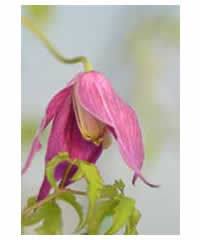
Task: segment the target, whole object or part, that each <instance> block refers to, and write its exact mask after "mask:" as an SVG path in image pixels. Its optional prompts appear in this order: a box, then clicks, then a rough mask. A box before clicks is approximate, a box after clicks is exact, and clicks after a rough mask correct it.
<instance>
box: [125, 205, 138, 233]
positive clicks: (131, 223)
mask: <svg viewBox="0 0 200 240" xmlns="http://www.w3.org/2000/svg"><path fill="white" fill-rule="evenodd" d="M140 217H141V213H140V212H139V211H138V210H137V209H135V210H134V212H133V213H132V214H131V216H130V217H129V220H128V223H127V225H126V229H125V233H124V235H137V234H138V233H137V230H136V225H137V223H138V221H139V219H140Z"/></svg>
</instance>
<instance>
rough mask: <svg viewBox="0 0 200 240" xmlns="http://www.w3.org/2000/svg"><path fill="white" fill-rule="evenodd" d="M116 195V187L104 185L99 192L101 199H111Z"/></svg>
mask: <svg viewBox="0 0 200 240" xmlns="http://www.w3.org/2000/svg"><path fill="white" fill-rule="evenodd" d="M117 195H118V191H117V188H116V186H114V185H104V186H103V188H102V190H101V198H113V197H115V196H117Z"/></svg>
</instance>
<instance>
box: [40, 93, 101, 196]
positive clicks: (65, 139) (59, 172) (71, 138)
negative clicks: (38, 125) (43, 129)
mask: <svg viewBox="0 0 200 240" xmlns="http://www.w3.org/2000/svg"><path fill="white" fill-rule="evenodd" d="M59 152H68V153H69V155H70V157H71V158H72V159H81V160H84V161H88V162H93V163H95V162H96V160H97V159H98V157H99V155H100V154H101V152H102V145H100V146H96V145H95V144H93V143H92V142H89V141H86V140H85V139H84V138H83V137H82V136H81V133H80V131H79V128H78V126H77V123H76V119H75V113H74V110H73V104H72V97H71V96H68V97H67V99H65V103H64V104H63V105H62V107H61V108H60V110H59V111H58V112H57V114H56V116H55V118H54V121H53V125H52V128H51V133H50V136H49V140H48V147H47V153H46V157H45V160H46V163H47V162H48V161H50V160H51V159H52V158H53V157H55V156H56V155H57V154H58V153H59ZM67 166H68V164H67V163H61V164H59V165H58V166H57V167H56V170H55V178H56V180H59V179H61V178H62V177H63V176H64V173H65V171H66V168H67ZM75 171H76V168H74V167H73V169H72V170H71V171H70V173H69V176H68V178H67V180H66V183H65V185H68V184H69V183H71V182H70V179H69V178H71V177H72V176H73V174H74V173H75ZM46 181H47V180H46V177H45V178H44V180H43V185H42V187H41V189H40V193H39V196H38V199H39V200H41V199H43V198H45V197H46V195H47V194H48V193H49V191H50V189H51V186H50V185H49V184H48V182H46Z"/></svg>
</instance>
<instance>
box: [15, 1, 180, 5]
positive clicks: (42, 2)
mask: <svg viewBox="0 0 200 240" xmlns="http://www.w3.org/2000/svg"><path fill="white" fill-rule="evenodd" d="M20 2H21V4H22V5H39V4H40V5H180V3H181V2H182V1H181V0H35V1H33V0H22V1H20Z"/></svg>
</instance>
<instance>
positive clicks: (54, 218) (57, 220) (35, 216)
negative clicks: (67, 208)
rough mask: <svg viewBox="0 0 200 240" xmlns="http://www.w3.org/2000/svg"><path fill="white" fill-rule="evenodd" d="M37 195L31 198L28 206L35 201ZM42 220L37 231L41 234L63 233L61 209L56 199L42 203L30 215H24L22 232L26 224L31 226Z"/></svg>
mask: <svg viewBox="0 0 200 240" xmlns="http://www.w3.org/2000/svg"><path fill="white" fill-rule="evenodd" d="M35 200H36V197H33V198H29V200H28V204H27V206H28V207H30V206H32V205H33V204H34V203H35ZM40 222H42V225H40V226H39V227H38V228H36V229H35V232H36V233H38V234H40V235H57V234H62V220H61V210H60V207H59V206H58V205H57V204H56V202H55V201H53V200H51V201H48V202H45V203H44V204H42V205H41V206H40V207H39V208H37V209H36V210H33V212H32V213H31V214H29V215H22V218H21V223H22V233H23V232H24V227H25V226H31V225H34V224H36V223H40Z"/></svg>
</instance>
